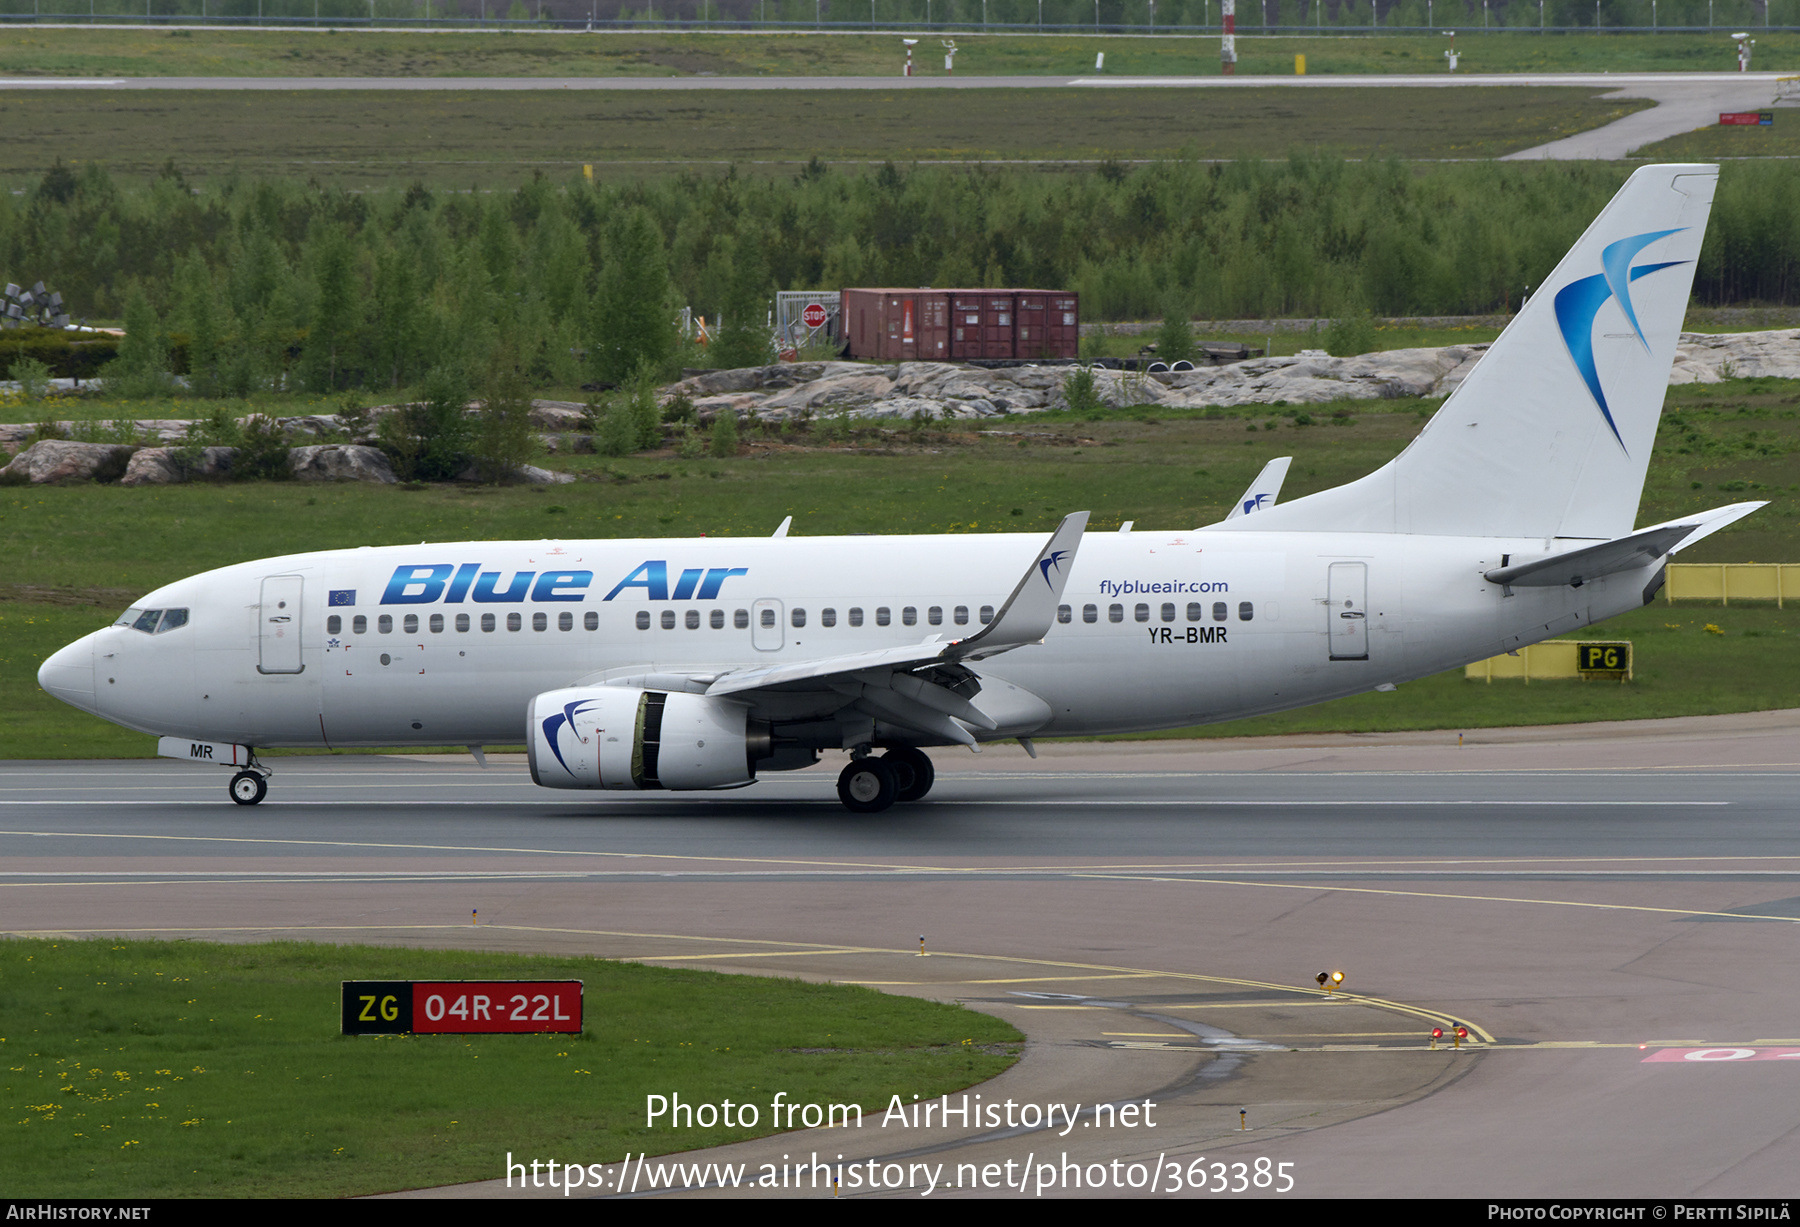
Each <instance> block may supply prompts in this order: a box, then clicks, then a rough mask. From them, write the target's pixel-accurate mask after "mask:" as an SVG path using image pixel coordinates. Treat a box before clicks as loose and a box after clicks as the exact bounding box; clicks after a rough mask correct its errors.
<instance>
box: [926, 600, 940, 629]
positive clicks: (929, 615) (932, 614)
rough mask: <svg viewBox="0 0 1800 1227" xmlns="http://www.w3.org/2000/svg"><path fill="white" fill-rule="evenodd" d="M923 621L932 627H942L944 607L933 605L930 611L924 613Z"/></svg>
mask: <svg viewBox="0 0 1800 1227" xmlns="http://www.w3.org/2000/svg"><path fill="white" fill-rule="evenodd" d="M925 620H926V621H927V622H929V623H931V624H932V625H933V626H942V625H943V624H944V607H943V606H942V605H933V606H932V607H931V608H930V609H928V610H926V611H925Z"/></svg>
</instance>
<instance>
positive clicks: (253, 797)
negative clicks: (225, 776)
mask: <svg viewBox="0 0 1800 1227" xmlns="http://www.w3.org/2000/svg"><path fill="white" fill-rule="evenodd" d="M268 794H269V781H267V780H265V779H264V778H263V777H262V776H260V775H258V774H256V772H254V771H240V772H238V773H237V774H236V775H234V776H232V777H231V799H232V800H233V801H236V802H237V803H238V804H239V805H255V804H256V803H257V802H258V801H261V800H262V799H263V798H264V797H266V796H268Z"/></svg>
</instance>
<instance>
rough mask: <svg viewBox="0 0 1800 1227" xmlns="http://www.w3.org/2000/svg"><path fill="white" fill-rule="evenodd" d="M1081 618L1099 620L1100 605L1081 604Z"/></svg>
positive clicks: (1083, 619) (1087, 620) (1089, 620)
mask: <svg viewBox="0 0 1800 1227" xmlns="http://www.w3.org/2000/svg"><path fill="white" fill-rule="evenodd" d="M1081 620H1082V621H1083V622H1098V621H1099V620H1100V607H1099V606H1098V605H1083V606H1082V607H1081Z"/></svg>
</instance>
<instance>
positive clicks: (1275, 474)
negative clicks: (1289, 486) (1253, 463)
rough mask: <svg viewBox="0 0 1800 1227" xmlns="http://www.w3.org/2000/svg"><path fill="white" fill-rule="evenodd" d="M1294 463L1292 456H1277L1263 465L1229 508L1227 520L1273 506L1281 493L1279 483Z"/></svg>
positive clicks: (1285, 478)
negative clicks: (1240, 496) (1241, 494)
mask: <svg viewBox="0 0 1800 1227" xmlns="http://www.w3.org/2000/svg"><path fill="white" fill-rule="evenodd" d="M1292 463H1294V458H1293V457H1292V456H1277V457H1276V458H1275V459H1273V460H1271V461H1269V463H1267V464H1265V465H1264V466H1263V471H1262V472H1260V473H1258V474H1257V475H1256V480H1255V481H1253V482H1251V483H1250V488H1249V489H1248V490H1246V491H1244V495H1243V497H1242V498H1240V499H1238V501H1237V502H1236V504H1234V505H1233V506H1232V508H1231V514H1230V515H1228V516H1226V517H1225V518H1226V519H1227V520H1235V519H1237V518H1238V517H1239V516H1247V515H1249V514H1250V513H1251V512H1253V511H1261V510H1263V509H1264V508H1265V507H1273V506H1274V505H1275V500H1276V499H1277V498H1278V497H1279V496H1280V494H1281V483H1282V482H1283V481H1285V480H1287V471H1288V466H1289V465H1290V464H1292Z"/></svg>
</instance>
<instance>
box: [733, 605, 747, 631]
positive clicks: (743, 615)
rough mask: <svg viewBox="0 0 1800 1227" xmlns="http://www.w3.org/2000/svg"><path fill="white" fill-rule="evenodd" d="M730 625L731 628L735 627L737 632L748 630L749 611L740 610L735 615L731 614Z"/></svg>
mask: <svg viewBox="0 0 1800 1227" xmlns="http://www.w3.org/2000/svg"><path fill="white" fill-rule="evenodd" d="M731 624H732V625H733V626H735V627H737V628H738V629H739V630H744V629H746V628H748V627H749V625H750V611H749V610H748V609H740V610H738V611H737V612H736V613H734V614H732V615H731Z"/></svg>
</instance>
